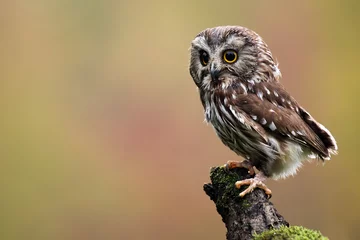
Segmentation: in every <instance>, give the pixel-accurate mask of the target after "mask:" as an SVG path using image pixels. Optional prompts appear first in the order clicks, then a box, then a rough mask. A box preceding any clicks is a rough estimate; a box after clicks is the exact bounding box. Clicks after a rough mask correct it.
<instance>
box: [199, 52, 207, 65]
mask: <svg viewBox="0 0 360 240" xmlns="http://www.w3.org/2000/svg"><path fill="white" fill-rule="evenodd" d="M199 54H200V61H201V64H202V65H203V66H206V65H207V64H208V63H209V54H208V53H207V52H205V51H204V50H201V51H200V53H199Z"/></svg>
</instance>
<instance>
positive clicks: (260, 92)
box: [256, 90, 263, 100]
mask: <svg viewBox="0 0 360 240" xmlns="http://www.w3.org/2000/svg"><path fill="white" fill-rule="evenodd" d="M256 95H257V96H258V97H259V98H260V99H261V100H263V92H262V91H260V90H259V91H258V92H257V93H256Z"/></svg>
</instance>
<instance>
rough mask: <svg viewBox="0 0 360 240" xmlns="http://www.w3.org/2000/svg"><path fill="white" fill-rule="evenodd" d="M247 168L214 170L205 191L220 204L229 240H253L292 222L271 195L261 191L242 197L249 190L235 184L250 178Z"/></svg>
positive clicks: (219, 209) (219, 168)
mask: <svg viewBox="0 0 360 240" xmlns="http://www.w3.org/2000/svg"><path fill="white" fill-rule="evenodd" d="M250 177H251V176H250V175H249V174H248V173H247V169H243V168H236V169H233V170H230V171H226V170H225V168H224V167H214V168H212V169H211V172H210V179H211V183H208V184H205V185H204V191H205V192H206V194H207V195H208V196H209V197H210V199H211V200H213V201H214V203H215V204H216V209H217V211H218V213H219V214H220V215H221V217H222V220H223V222H224V223H225V225H226V228H227V234H226V239H227V240H239V239H244V240H247V239H253V234H254V233H262V232H264V231H266V230H269V229H271V228H278V227H280V226H281V225H285V226H289V223H288V222H287V221H285V219H284V218H283V217H282V216H281V215H280V214H278V212H277V210H276V209H275V208H274V206H273V204H272V203H271V202H270V201H269V200H268V197H267V195H266V194H265V193H264V191H263V190H261V189H255V190H254V191H253V192H252V193H251V194H247V195H245V197H244V198H241V197H239V193H240V192H241V191H243V190H244V189H246V187H244V188H241V189H240V190H239V189H236V188H235V182H236V181H238V180H243V179H246V178H250Z"/></svg>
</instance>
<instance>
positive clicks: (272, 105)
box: [232, 82, 329, 158]
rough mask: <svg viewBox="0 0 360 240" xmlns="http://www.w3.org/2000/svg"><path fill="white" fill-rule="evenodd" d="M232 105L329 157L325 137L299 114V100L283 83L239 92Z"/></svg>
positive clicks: (270, 130)
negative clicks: (297, 101) (287, 90)
mask: <svg viewBox="0 0 360 240" xmlns="http://www.w3.org/2000/svg"><path fill="white" fill-rule="evenodd" d="M232 104H234V105H235V108H236V109H235V110H236V111H243V112H245V113H246V114H247V115H248V116H249V117H250V118H251V119H252V120H253V121H255V122H257V123H258V124H260V125H261V126H262V127H263V128H264V129H266V130H267V131H268V132H271V133H272V134H275V135H280V136H282V137H284V138H287V139H290V140H292V141H295V142H298V143H300V144H302V145H307V146H309V147H311V148H313V149H314V150H316V152H318V153H319V155H320V156H321V157H323V158H326V157H328V156H329V151H328V149H327V147H326V146H325V144H324V142H323V141H322V139H321V138H320V137H319V136H318V135H317V134H316V132H315V131H314V130H313V129H312V128H311V126H310V125H309V124H308V123H307V122H306V121H304V119H302V117H301V116H300V115H299V112H300V110H301V108H300V107H299V106H298V104H297V103H296V101H295V99H293V98H292V97H291V96H290V95H289V94H288V93H287V92H286V91H285V89H284V88H283V87H282V86H281V85H280V84H279V83H276V82H274V83H261V84H257V85H255V86H254V87H253V89H252V91H251V92H248V94H247V95H245V94H239V95H237V96H236V99H233V101H232Z"/></svg>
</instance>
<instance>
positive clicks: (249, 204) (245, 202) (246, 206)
mask: <svg viewBox="0 0 360 240" xmlns="http://www.w3.org/2000/svg"><path fill="white" fill-rule="evenodd" d="M241 206H242V207H243V208H244V209H246V208H249V207H251V203H249V202H248V201H247V200H246V199H244V200H243V202H242V203H241Z"/></svg>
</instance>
